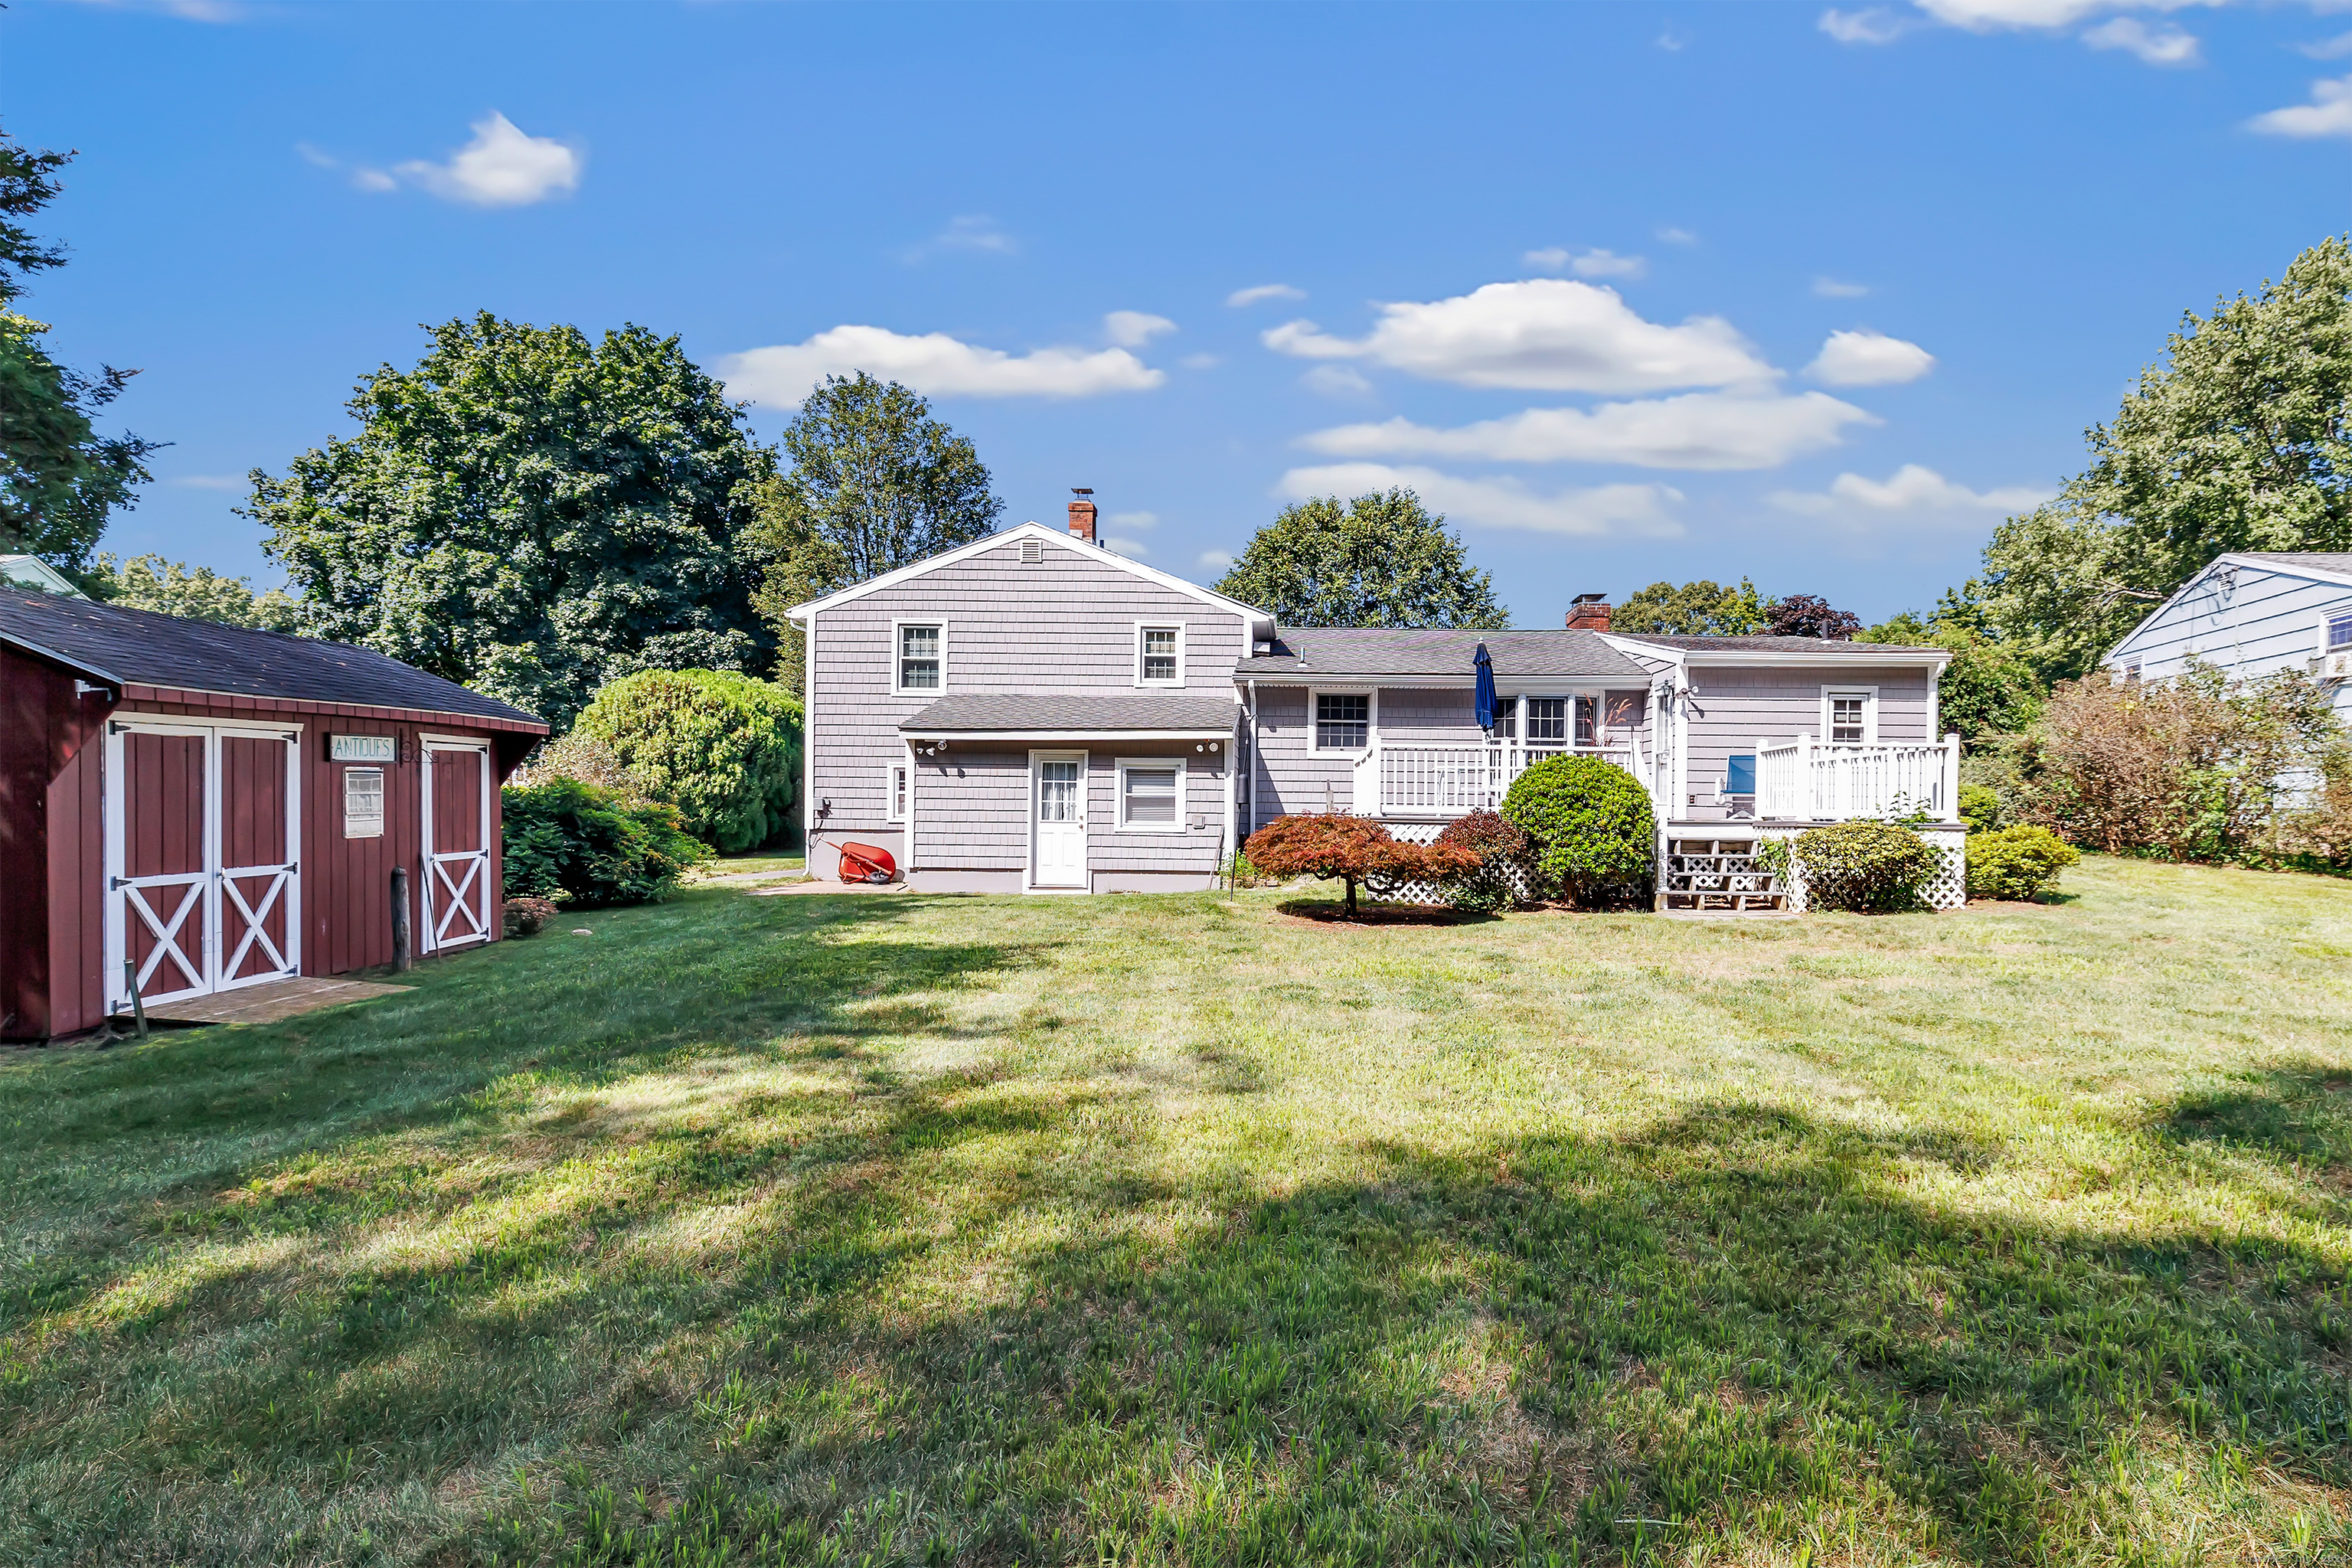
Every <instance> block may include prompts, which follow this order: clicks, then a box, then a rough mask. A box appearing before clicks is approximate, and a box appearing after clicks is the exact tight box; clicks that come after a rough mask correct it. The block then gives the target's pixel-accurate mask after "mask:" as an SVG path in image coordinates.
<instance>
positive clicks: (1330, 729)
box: [1315, 691, 1372, 752]
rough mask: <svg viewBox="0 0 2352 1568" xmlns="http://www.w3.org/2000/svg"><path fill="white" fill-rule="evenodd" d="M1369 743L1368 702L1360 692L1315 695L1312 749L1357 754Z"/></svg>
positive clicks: (1370, 733)
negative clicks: (1313, 744) (1313, 743)
mask: <svg viewBox="0 0 2352 1568" xmlns="http://www.w3.org/2000/svg"><path fill="white" fill-rule="evenodd" d="M1371 742H1372V700H1371V698H1370V695H1369V694H1367V693H1365V692H1361V691H1318V692H1317V693H1316V694H1315V749H1316V750H1317V751H1318V752H1360V751H1362V750H1363V749H1364V748H1365V747H1366V746H1369V745H1370V744H1371Z"/></svg>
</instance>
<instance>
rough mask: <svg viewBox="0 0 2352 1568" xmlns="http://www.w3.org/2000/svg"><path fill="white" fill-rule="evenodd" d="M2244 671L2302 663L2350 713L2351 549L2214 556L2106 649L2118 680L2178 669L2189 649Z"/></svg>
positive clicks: (2253, 673) (2232, 671) (2236, 674)
mask: <svg viewBox="0 0 2352 1568" xmlns="http://www.w3.org/2000/svg"><path fill="white" fill-rule="evenodd" d="M2192 658H2194V659H2198V660H2200V661H2201V662H2203V663H2206V664H2210V665H2213V666H2216V667H2218V668H2221V669H2222V670H2225V671H2227V672H2228V673H2229V675H2230V676H2231V678H2232V679H2241V680H2243V679H2253V678H2255V677H2258V676H2264V675H2269V674H2272V673H2273V672H2274V671H2277V670H2281V669H2302V670H2308V671H2310V672H2311V673H2313V674H2315V675H2317V676H2318V677H2319V678H2320V679H2323V680H2326V681H2328V682H2330V683H2331V684H2332V686H2333V689H2334V693H2335V700H2336V712H2337V713H2338V714H2340V715H2342V716H2344V717H2345V718H2346V719H2347V721H2352V553H2335V554H2313V553H2298V552H2272V551H2243V552H2232V553H2231V554H2228V555H2223V556H2221V557H2220V558H2218V559H2217V560H2215V561H2214V562H2213V563H2211V564H2210V565H2209V566H2207V567H2206V568H2205V569H2204V570H2203V571H2202V572H2200V573H2198V574H2197V575H2195V576H2194V577H2191V578H2190V579H2189V581H2188V582H2186V583H2184V584H2181V585H2180V588H2179V591H2178V592H2176V593H2175V594H2174V595H2172V597H2170V598H2168V599H2167V600H2165V601H2164V603H2163V604H2161V605H2158V606H2157V607H2156V609H2155V611H2154V612H2153V613H2151V614H2150V615H2149V616H2148V617H2147V619H2146V620H2144V621H2142V622H2140V624H2139V625H2138V626H2134V627H2133V628H2132V630H2131V634H2130V635H2129V636H2127V637H2125V638H2124V639H2123V640H2122V641H2121V642H2119V643H2117V644H2116V646H2115V647H2114V648H2112V649H2111V650H2109V652H2108V654H2107V657H2106V661H2105V662H2106V668H2108V669H2109V670H2110V671H2112V672H2113V673H2114V674H2115V675H2116V676H2117V677H2119V678H2121V679H2126V680H2158V679H2164V678H2166V677H2168V676H2175V675H2179V673H2180V672H2181V671H2182V670H2184V669H2185V668H2188V665H2189V660H2190V659H2192Z"/></svg>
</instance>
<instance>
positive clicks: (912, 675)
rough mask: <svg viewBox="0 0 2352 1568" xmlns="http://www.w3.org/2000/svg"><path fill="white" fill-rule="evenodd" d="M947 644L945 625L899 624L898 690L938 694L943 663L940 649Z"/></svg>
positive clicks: (942, 654) (943, 653) (943, 654)
mask: <svg viewBox="0 0 2352 1568" xmlns="http://www.w3.org/2000/svg"><path fill="white" fill-rule="evenodd" d="M946 641H947V628H946V627H944V626H939V625H937V624H932V625H929V626H924V625H920V624H913V623H906V622H902V623H900V625H899V626H898V689H899V690H900V691H937V690H938V689H940V685H941V681H940V675H941V673H942V671H943V669H944V667H945V664H946V658H945V649H944V647H943V645H944V644H945V643H946Z"/></svg>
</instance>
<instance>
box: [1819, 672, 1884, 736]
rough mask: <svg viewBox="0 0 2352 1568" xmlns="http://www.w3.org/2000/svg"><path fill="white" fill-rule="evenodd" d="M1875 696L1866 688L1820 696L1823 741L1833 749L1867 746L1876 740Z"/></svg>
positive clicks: (1876, 695)
mask: <svg viewBox="0 0 2352 1568" xmlns="http://www.w3.org/2000/svg"><path fill="white" fill-rule="evenodd" d="M1877 708H1878V693H1877V692H1875V691H1874V690H1872V689H1870V688H1868V687H1864V688H1862V689H1858V690H1846V691H1840V690H1837V689H1834V688H1832V689H1828V690H1825V691H1823V692H1822V740H1824V741H1826V742H1829V743H1830V744H1831V745H1832V746H1868V745H1874V744H1875V743H1876V742H1877V741H1878V734H1877V730H1878V714H1877V711H1876V710H1877Z"/></svg>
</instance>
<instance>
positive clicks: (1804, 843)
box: [1790, 819, 1944, 914]
mask: <svg viewBox="0 0 2352 1568" xmlns="http://www.w3.org/2000/svg"><path fill="white" fill-rule="evenodd" d="M1790 850H1791V851H1792V852H1793V854H1794V857H1795V859H1796V863H1797V868H1798V870H1799V872H1800V873H1801V874H1802V876H1803V877H1804V880H1805V902H1806V904H1807V905H1808V906H1809V907H1810V908H1812V909H1816V910H1857V911H1859V912H1861V913H1864V914H1888V913H1892V912H1894V911H1895V910H1916V909H1917V908H1919V907H1920V905H1921V904H1922V902H1923V901H1924V900H1922V899H1921V898H1920V896H1919V889H1921V888H1923V887H1925V886H1926V885H1927V882H1928V880H1929V879H1931V878H1933V877H1934V876H1935V875H1936V873H1937V871H1938V870H1939V869H1941V868H1942V866H1943V859H1944V858H1943V856H1942V855H1941V854H1939V853H1938V852H1937V849H1936V847H1935V846H1934V845H1932V844H1930V843H1928V842H1927V840H1926V839H1924V838H1922V837H1919V836H1918V835H1917V834H1916V833H1914V832H1912V831H1911V830H1910V829H1908V828H1906V827H1898V826H1895V824H1894V823H1891V822H1873V821H1870V820H1867V819H1864V820H1863V821H1859V822H1832V823H1830V824H1828V825H1827V826H1822V827H1811V828H1807V829H1806V830H1805V831H1804V832H1802V833H1800V834H1798V835H1797V837H1796V838H1795V839H1794V840H1793V841H1792V843H1791V844H1790Z"/></svg>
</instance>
